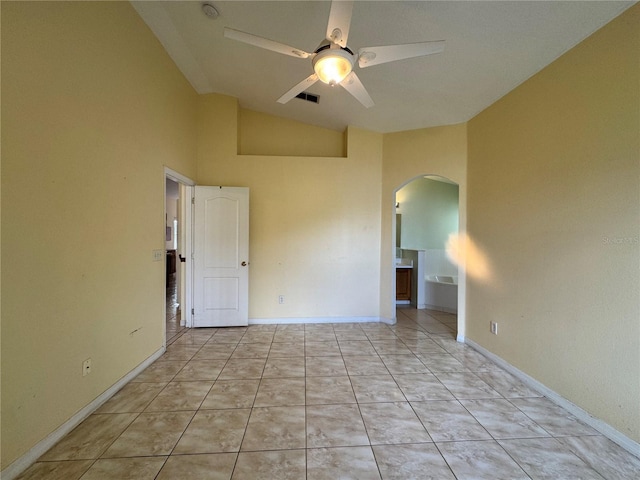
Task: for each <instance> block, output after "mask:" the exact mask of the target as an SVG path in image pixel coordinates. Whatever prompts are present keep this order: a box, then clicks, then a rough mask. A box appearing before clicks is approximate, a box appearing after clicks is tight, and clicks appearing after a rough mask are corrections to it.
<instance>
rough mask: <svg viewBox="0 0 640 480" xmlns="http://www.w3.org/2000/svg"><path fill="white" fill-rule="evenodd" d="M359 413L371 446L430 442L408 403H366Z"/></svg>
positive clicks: (362, 405)
mask: <svg viewBox="0 0 640 480" xmlns="http://www.w3.org/2000/svg"><path fill="white" fill-rule="evenodd" d="M360 411H361V412H362V418H363V419H364V423H365V425H366V427H367V433H368V434H369V439H370V440H371V444H372V445H379V444H391V443H422V442H431V437H430V436H429V434H428V433H427V430H426V429H425V428H424V426H423V425H422V423H421V422H420V420H419V419H418V417H417V416H416V414H415V413H414V412H413V409H412V408H411V405H409V403H406V402H395V403H367V404H361V405H360Z"/></svg>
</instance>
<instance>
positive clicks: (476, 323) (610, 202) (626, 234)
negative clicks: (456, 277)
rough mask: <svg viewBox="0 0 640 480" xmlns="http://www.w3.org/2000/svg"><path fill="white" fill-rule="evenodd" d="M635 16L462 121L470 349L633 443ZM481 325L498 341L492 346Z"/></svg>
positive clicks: (638, 309)
mask: <svg viewBox="0 0 640 480" xmlns="http://www.w3.org/2000/svg"><path fill="white" fill-rule="evenodd" d="M639 53H640V6H634V7H632V8H631V9H630V10H628V11H627V12H626V13H624V14H623V15H621V16H620V17H619V18H617V19H616V20H614V21H613V22H611V23H610V24H608V25H606V26H605V27H604V28H602V29H601V30H600V31H598V32H596V33H595V34H594V35H592V36H591V37H590V38H588V39H587V40H585V41H584V42H582V43H581V44H579V45H578V46H577V47H575V48H574V49H573V50H571V51H569V52H568V53H567V54H565V55H564V56H562V57H561V58H559V59H558V60H557V61H556V62H554V63H553V64H551V65H550V66H548V67H547V68H545V69H544V70H542V71H541V72H540V73H538V74H537V75H535V76H534V77H532V78H531V79H530V80H529V81H527V82H526V83H524V84H523V85H521V86H520V87H518V88H517V89H515V90H514V91H513V92H511V93H510V94H508V95H507V96H506V97H504V98H503V99H502V100H500V101H498V102H497V103H495V104H494V105H492V106H491V107H490V108H488V109H487V110H485V111H484V112H482V113H481V114H480V115H478V116H477V117H475V118H474V119H473V120H471V121H470V122H469V161H468V185H469V196H468V219H469V220H468V230H469V234H470V236H471V238H472V239H474V240H475V241H476V243H477V244H478V246H479V247H480V248H481V249H482V250H484V251H485V252H486V254H487V256H488V259H489V262H490V266H491V270H490V273H491V277H490V279H488V280H481V281H478V280H469V284H468V305H467V311H468V316H467V337H468V338H470V339H472V340H473V341H475V342H477V343H478V344H480V345H482V346H483V347H484V348H486V349H488V350H490V351H492V352H494V353H496V354H497V355H499V356H500V357H502V358H504V359H505V360H507V361H508V362H509V363H511V364H512V365H515V366H516V367H517V368H519V369H520V370H522V371H524V372H526V373H527V374H529V375H530V376H532V377H534V378H535V379H537V380H538V381H540V382H542V383H543V384H545V385H547V386H548V387H549V388H551V389H553V390H555V391H556V392H558V393H560V394H561V395H563V396H564V397H565V398H567V399H569V400H570V401H572V402H574V403H575V404H577V405H578V406H580V407H582V408H583V409H585V410H586V411H588V412H589V413H591V414H592V415H595V416H596V417H599V418H601V419H603V420H604V421H606V422H607V423H609V424H610V425H612V426H613V427H615V428H616V429H617V430H619V431H620V432H622V433H623V434H625V435H627V436H628V437H630V438H631V439H633V440H635V441H640V270H639V265H640V239H639V235H640V182H639V177H640V160H639V154H640V116H639V113H640V54H639ZM489 321H496V322H498V324H499V328H498V331H499V335H497V336H494V335H491V334H490V333H489Z"/></svg>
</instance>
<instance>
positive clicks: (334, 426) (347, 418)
mask: <svg viewBox="0 0 640 480" xmlns="http://www.w3.org/2000/svg"><path fill="white" fill-rule="evenodd" d="M306 416H307V448H317V447H346V446H355V445H369V437H368V436H367V431H366V430H365V428H364V423H363V421H362V417H361V415H360V410H359V409H358V406H357V405H354V404H350V405H312V406H307V412H306Z"/></svg>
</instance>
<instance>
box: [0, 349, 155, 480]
mask: <svg viewBox="0 0 640 480" xmlns="http://www.w3.org/2000/svg"><path fill="white" fill-rule="evenodd" d="M164 352H165V347H162V348H160V349H159V350H156V351H155V352H154V353H153V354H152V355H151V356H150V357H148V358H147V359H146V360H144V361H143V362H142V363H141V364H140V365H138V366H137V367H136V368H134V369H133V370H131V371H130V372H129V373H127V374H126V375H125V376H124V377H122V378H121V379H120V380H118V381H117V382H116V383H114V384H113V385H112V386H111V387H109V388H108V389H107V390H105V391H104V392H103V393H102V394H101V395H100V396H98V397H97V398H95V399H94V400H93V401H92V402H91V403H89V404H88V405H86V406H85V407H83V408H82V409H81V410H80V411H79V412H77V413H76V414H75V415H74V416H72V417H71V418H70V419H69V420H67V421H66V422H64V423H63V424H62V425H60V426H59V427H58V428H57V429H55V430H54V431H53V432H52V433H50V434H49V435H47V436H46V437H45V438H44V439H42V440H40V441H39V442H38V443H36V444H35V445H34V446H33V447H31V448H30V449H29V451H27V453H25V454H24V455H22V456H21V457H20V458H18V459H16V460H14V461H13V463H11V465H9V466H8V467H7V468H5V469H4V470H2V472H0V478H2V480H13V479H14V478H16V477H17V476H18V475H20V474H21V473H22V472H24V471H25V470H26V469H27V468H29V467H30V466H31V465H32V464H34V463H35V462H36V460H38V458H40V457H41V456H42V455H44V454H45V453H46V452H47V451H48V450H49V449H50V448H51V447H53V446H54V445H55V444H56V443H58V442H59V441H60V439H61V438H62V437H64V436H65V435H66V434H67V433H69V432H70V431H71V430H73V429H74V428H76V427H77V426H78V425H79V424H80V423H81V422H82V421H83V420H84V419H86V418H87V417H88V416H89V415H91V414H92V413H93V412H95V411H96V410H97V409H98V408H100V406H102V404H103V403H105V402H106V401H107V400H109V399H110V398H111V397H113V396H114V395H115V394H116V393H117V392H118V391H119V390H120V389H121V388H122V387H124V386H125V385H126V384H127V383H129V381H131V380H132V379H133V378H134V377H136V376H137V375H138V374H140V373H141V372H142V371H143V370H144V369H145V368H147V367H148V366H149V365H151V364H152V363H153V362H155V361H156V360H157V359H158V358H159V357H160V356H161V355H162V354H163V353H164Z"/></svg>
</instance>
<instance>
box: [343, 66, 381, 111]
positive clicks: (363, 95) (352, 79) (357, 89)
mask: <svg viewBox="0 0 640 480" xmlns="http://www.w3.org/2000/svg"><path fill="white" fill-rule="evenodd" d="M340 85H342V86H343V87H344V89H345V90H346V91H347V92H349V93H350V94H351V95H353V96H354V97H356V99H357V100H358V101H359V102H360V103H361V104H362V105H364V106H365V107H367V108H371V107H373V106H374V105H375V104H374V103H373V100H372V99H371V97H370V96H369V94H368V93H367V90H366V89H365V88H364V85H362V82H361V81H360V79H359V78H358V76H357V75H356V74H355V72H351V73H350V74H349V75H347V78H345V79H344V80H343V81H342V82H340Z"/></svg>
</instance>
